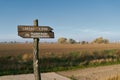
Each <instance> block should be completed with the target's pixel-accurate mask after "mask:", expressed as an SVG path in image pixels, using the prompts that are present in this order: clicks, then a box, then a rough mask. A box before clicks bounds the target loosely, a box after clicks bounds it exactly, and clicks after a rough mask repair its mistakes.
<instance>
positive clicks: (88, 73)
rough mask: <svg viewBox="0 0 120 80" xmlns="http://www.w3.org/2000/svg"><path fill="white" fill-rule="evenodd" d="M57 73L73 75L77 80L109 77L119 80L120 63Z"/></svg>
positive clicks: (94, 79)
mask: <svg viewBox="0 0 120 80" xmlns="http://www.w3.org/2000/svg"><path fill="white" fill-rule="evenodd" d="M58 74H60V75H63V76H66V77H73V78H74V79H77V80H108V79H109V80H111V79H110V78H115V77H117V76H118V77H117V78H119V79H112V80H120V64H119V65H111V66H101V67H96V68H86V69H78V70H70V71H62V72H58Z"/></svg>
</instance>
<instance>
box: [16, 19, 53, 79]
mask: <svg viewBox="0 0 120 80" xmlns="http://www.w3.org/2000/svg"><path fill="white" fill-rule="evenodd" d="M52 30H53V29H52V28H51V27H49V26H38V20H34V25H33V26H26V25H19V26H18V35H19V36H20V37H23V38H33V68H34V76H35V80H41V74H40V63H39V38H54V32H52Z"/></svg>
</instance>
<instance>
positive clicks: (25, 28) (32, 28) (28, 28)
mask: <svg viewBox="0 0 120 80" xmlns="http://www.w3.org/2000/svg"><path fill="white" fill-rule="evenodd" d="M52 30H53V29H52V28H51V27H49V26H38V27H37V26H25V25H24V26H22V25H20V26H18V32H19V31H52Z"/></svg>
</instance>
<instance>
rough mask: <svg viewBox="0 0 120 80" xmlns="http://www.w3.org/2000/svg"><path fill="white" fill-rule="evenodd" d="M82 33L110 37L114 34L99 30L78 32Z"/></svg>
mask: <svg viewBox="0 0 120 80" xmlns="http://www.w3.org/2000/svg"><path fill="white" fill-rule="evenodd" d="M80 31H81V32H83V33H88V34H89V33H90V34H91V33H93V34H99V35H112V34H114V33H113V32H110V31H100V30H94V29H82V30H80Z"/></svg>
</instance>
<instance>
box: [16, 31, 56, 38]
mask: <svg viewBox="0 0 120 80" xmlns="http://www.w3.org/2000/svg"><path fill="white" fill-rule="evenodd" d="M18 35H19V36H21V37H23V38H54V32H19V33H18Z"/></svg>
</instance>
